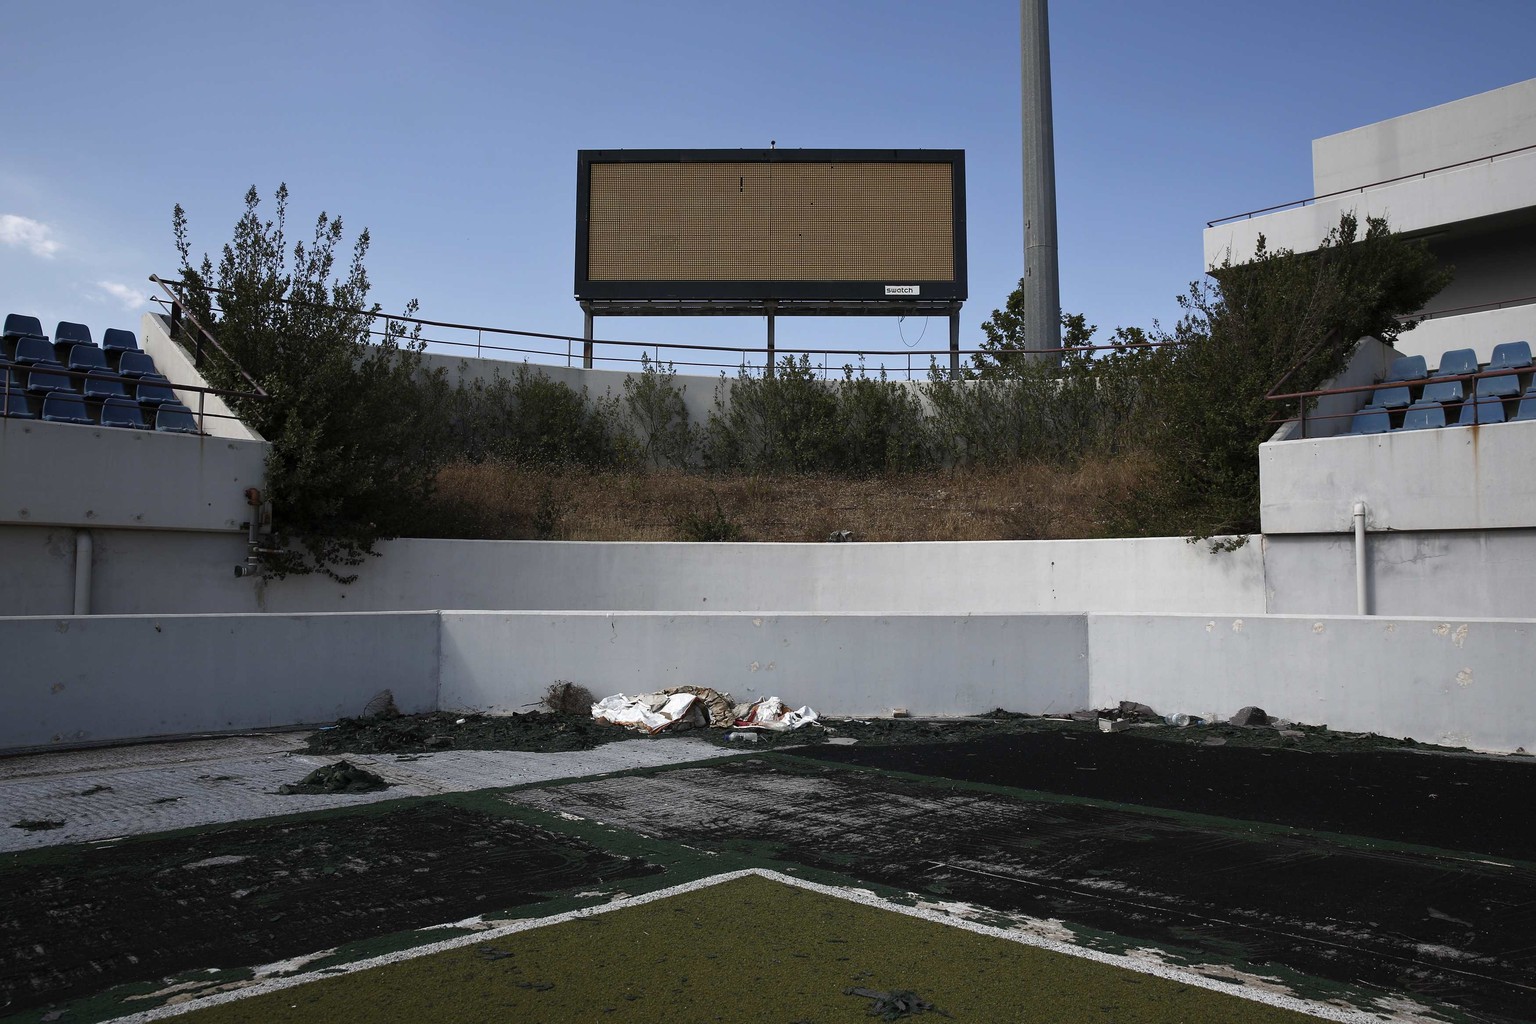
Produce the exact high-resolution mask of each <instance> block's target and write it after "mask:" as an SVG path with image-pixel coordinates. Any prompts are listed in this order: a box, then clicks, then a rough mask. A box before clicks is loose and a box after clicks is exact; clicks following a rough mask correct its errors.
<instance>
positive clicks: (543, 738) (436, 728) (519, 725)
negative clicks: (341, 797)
mask: <svg viewBox="0 0 1536 1024" xmlns="http://www.w3.org/2000/svg"><path fill="white" fill-rule="evenodd" d="M435 737H443V738H446V740H448V741H451V742H444V740H443V739H436V738H435ZM626 738H628V734H626V733H624V732H621V731H619V730H617V729H610V728H608V727H607V726H605V725H599V724H597V723H596V722H594V721H593V720H592V716H591V714H590V710H589V707H583V708H582V709H581V713H580V714H576V715H561V714H555V713H554V712H550V711H524V712H520V713H518V714H512V715H479V714H464V713H463V712H459V711H431V712H426V713H424V714H419V715H401V716H400V717H398V718H386V719H362V718H343V719H341V720H340V721H338V722H337V723H336V724H335V725H333V726H330V727H328V728H325V729H321V730H319V731H318V732H315V733H312V734H311V735H310V737H309V748H308V752H309V753H311V754H410V753H422V752H425V751H430V750H439V749H444V748H451V749H453V750H539V751H546V752H553V751H563V750H591V749H592V748H593V747H600V746H602V745H603V744H604V743H612V742H614V741H615V740H622V739H626ZM429 742H430V743H431V744H432V745H431V746H429V745H428V744H429Z"/></svg>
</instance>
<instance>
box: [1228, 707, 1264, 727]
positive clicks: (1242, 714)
mask: <svg viewBox="0 0 1536 1024" xmlns="http://www.w3.org/2000/svg"><path fill="white" fill-rule="evenodd" d="M1227 724H1228V725H1237V726H1243V727H1252V726H1257V725H1268V724H1269V715H1267V714H1265V713H1264V709H1263V708H1256V707H1254V706H1253V705H1251V704H1250V705H1249V706H1248V707H1246V708H1243V709H1242V710H1241V711H1239V712H1238V713H1237V714H1235V715H1233V716H1232V717H1231V718H1229V719H1227Z"/></svg>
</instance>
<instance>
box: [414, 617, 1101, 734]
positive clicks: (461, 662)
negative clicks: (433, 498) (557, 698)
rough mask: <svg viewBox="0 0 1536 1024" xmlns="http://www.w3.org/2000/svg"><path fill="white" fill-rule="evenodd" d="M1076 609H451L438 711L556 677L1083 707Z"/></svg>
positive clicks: (877, 704)
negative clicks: (956, 612) (954, 612)
mask: <svg viewBox="0 0 1536 1024" xmlns="http://www.w3.org/2000/svg"><path fill="white" fill-rule="evenodd" d="M1087 657H1088V638H1087V627H1086V623H1085V620H1084V618H1083V617H1082V616H1081V615H966V616H947V615H834V616H819V615H762V616H752V615H714V614H708V613H686V614H675V615H656V614H650V613H639V612H636V613H571V612H563V613H550V614H521V615H518V614H512V615H508V614H502V613H496V612H468V613H466V612H445V613H444V615H443V632H442V677H441V678H442V691H441V701H442V706H443V707H444V708H445V709H448V710H458V709H472V708H473V709H488V710H493V711H498V712H508V711H513V710H517V709H518V708H519V707H522V706H524V705H527V704H533V703H537V702H538V700H539V698H540V697H541V696H542V695H543V693H544V690H545V688H546V687H548V686H549V684H550V683H551V682H553V681H554V680H556V679H568V680H571V681H572V682H576V683H581V684H582V685H584V686H586V687H588V688H589V689H591V690H592V691H593V693H595V694H609V693H617V692H626V693H644V692H647V691H652V690H658V689H663V688H666V687H671V686H682V685H696V686H712V687H715V688H716V689H719V690H723V691H727V692H729V693H731V694H732V695H733V696H734V697H735V698H736V699H737V700H752V699H755V698H757V697H765V696H769V695H777V696H780V697H782V699H783V700H784V701H785V702H787V703H793V704H794V705H796V706H798V705H801V704H809V705H811V706H812V707H814V708H815V709H816V710H817V711H819V712H822V713H825V714H844V715H847V714H885V713H889V712H890V710H891V709H892V708H896V707H905V708H908V709H910V710H911V712H912V713H913V714H916V715H967V714H977V713H980V712H983V711H989V710H991V709H992V708H996V707H1006V708H1010V709H1014V710H1020V711H1030V712H1035V713H1040V712H1045V711H1055V712H1063V711H1070V710H1071V709H1073V708H1077V707H1081V706H1082V705H1083V703H1084V701H1085V699H1086V695H1087V684H1088V674H1087V666H1088V661H1087Z"/></svg>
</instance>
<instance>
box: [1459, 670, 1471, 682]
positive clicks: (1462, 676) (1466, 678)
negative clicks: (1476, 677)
mask: <svg viewBox="0 0 1536 1024" xmlns="http://www.w3.org/2000/svg"><path fill="white" fill-rule="evenodd" d="M1456 685H1457V686H1471V685H1472V670H1471V669H1470V668H1464V669H1462V670H1461V671H1460V672H1457V673H1456Z"/></svg>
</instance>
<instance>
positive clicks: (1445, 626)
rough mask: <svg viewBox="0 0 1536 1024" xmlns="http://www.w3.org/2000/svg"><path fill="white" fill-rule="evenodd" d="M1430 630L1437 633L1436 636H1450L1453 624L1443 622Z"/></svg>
mask: <svg viewBox="0 0 1536 1024" xmlns="http://www.w3.org/2000/svg"><path fill="white" fill-rule="evenodd" d="M1430 632H1431V633H1433V634H1435V636H1450V635H1451V624H1450V623H1449V622H1442V623H1440V625H1438V626H1435V627H1434V628H1433V629H1431V630H1430Z"/></svg>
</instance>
